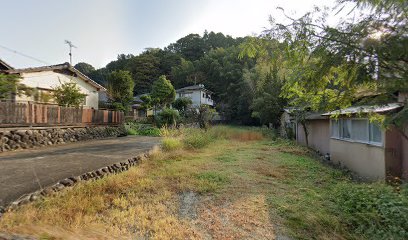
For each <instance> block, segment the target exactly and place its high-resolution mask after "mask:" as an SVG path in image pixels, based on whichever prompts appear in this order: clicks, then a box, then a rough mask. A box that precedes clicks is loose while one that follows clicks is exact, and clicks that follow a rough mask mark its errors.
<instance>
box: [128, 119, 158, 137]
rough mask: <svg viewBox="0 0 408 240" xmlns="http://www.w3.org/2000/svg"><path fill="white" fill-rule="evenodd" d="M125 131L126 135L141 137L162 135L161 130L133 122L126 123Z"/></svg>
mask: <svg viewBox="0 0 408 240" xmlns="http://www.w3.org/2000/svg"><path fill="white" fill-rule="evenodd" d="M125 129H126V132H127V134H128V135H142V136H152V137H159V136H161V135H162V131H161V129H159V128H157V127H154V126H153V125H152V124H141V123H138V122H134V121H127V122H126V123H125Z"/></svg>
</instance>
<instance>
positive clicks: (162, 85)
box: [151, 75, 176, 107]
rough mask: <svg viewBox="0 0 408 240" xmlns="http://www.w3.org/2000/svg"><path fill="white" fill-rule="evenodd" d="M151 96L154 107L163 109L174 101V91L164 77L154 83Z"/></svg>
mask: <svg viewBox="0 0 408 240" xmlns="http://www.w3.org/2000/svg"><path fill="white" fill-rule="evenodd" d="M151 96H152V100H153V102H154V103H155V104H156V105H158V106H160V107H165V106H168V105H170V104H171V103H172V102H173V101H174V98H175V97H176V90H175V89H174V87H173V85H172V84H171V82H170V81H169V80H167V79H166V76H164V75H162V76H160V77H159V79H157V80H156V81H154V83H153V86H152V93H151Z"/></svg>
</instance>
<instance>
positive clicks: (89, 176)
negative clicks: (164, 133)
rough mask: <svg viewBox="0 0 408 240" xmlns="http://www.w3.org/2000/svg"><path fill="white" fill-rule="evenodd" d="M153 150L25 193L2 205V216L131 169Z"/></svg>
mask: <svg viewBox="0 0 408 240" xmlns="http://www.w3.org/2000/svg"><path fill="white" fill-rule="evenodd" d="M152 151H153V150H152ZM152 151H150V152H147V153H144V154H140V155H138V156H136V157H132V158H129V159H127V160H126V161H123V162H118V163H115V164H111V165H109V166H106V167H103V168H99V169H97V170H94V171H90V172H86V173H83V174H81V175H79V176H75V177H69V178H66V179H63V180H61V181H59V182H57V183H56V184H54V185H51V186H48V187H45V188H44V189H40V190H38V191H36V192H33V193H29V194H25V195H23V196H21V197H20V198H19V199H17V200H15V201H14V202H12V203H10V204H9V205H8V206H0V218H1V217H2V215H3V214H4V213H6V212H9V211H13V210H15V209H17V208H18V207H20V206H22V205H25V204H28V203H30V202H34V201H37V200H40V199H43V198H44V197H47V196H50V195H53V194H55V193H57V192H59V191H61V190H63V189H66V188H70V187H73V186H74V185H76V184H77V183H79V182H84V181H91V180H97V179H101V178H103V177H106V176H109V175H112V174H117V173H120V172H123V171H127V170H129V168H131V167H133V166H136V165H138V164H139V163H140V162H141V161H143V160H145V159H148V158H150V156H151V154H152ZM0 239H2V238H1V232H0Z"/></svg>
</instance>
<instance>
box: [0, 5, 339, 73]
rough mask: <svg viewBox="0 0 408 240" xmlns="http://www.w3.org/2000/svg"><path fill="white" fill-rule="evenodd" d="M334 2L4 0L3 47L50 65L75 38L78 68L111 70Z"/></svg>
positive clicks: (18, 59)
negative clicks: (128, 60)
mask: <svg viewBox="0 0 408 240" xmlns="http://www.w3.org/2000/svg"><path fill="white" fill-rule="evenodd" d="M316 4H319V5H323V4H326V5H328V6H334V0H323V1H315V0H300V1H299V0H167V1H165V0H150V1H148V0H144V1H143V0H65V1H63V0H0V22H1V23H2V24H1V25H2V29H1V34H0V46H4V47H8V48H10V49H14V50H17V51H20V52H22V53H25V54H27V55H30V56H33V57H36V58H38V59H41V60H43V61H45V62H47V63H49V64H58V63H63V62H67V61H68V60H69V58H68V47H67V45H65V44H64V40H65V39H68V40H71V41H72V42H73V43H74V44H75V45H76V46H78V49H74V51H73V63H74V64H75V63H77V62H81V61H85V62H88V63H91V64H92V65H94V66H95V67H97V68H99V67H103V66H105V65H106V64H107V63H109V62H110V61H112V60H114V59H116V57H117V55H118V54H120V53H125V54H127V53H132V54H138V53H140V52H142V51H143V50H144V49H145V48H148V47H160V48H162V47H165V46H167V45H168V44H170V43H172V42H175V41H176V40H178V39H179V38H181V37H183V36H186V35H187V34H189V33H199V34H200V35H202V33H203V32H204V30H205V29H207V30H208V31H214V32H223V33H224V34H228V35H232V36H234V37H238V36H240V37H243V36H246V35H251V34H254V33H259V32H261V31H262V30H263V28H264V27H268V25H269V23H268V16H269V15H273V16H275V17H276V18H278V19H279V18H280V17H282V14H280V12H279V11H278V10H276V7H278V6H281V7H284V8H285V9H286V10H287V11H289V12H291V15H296V16H300V15H301V14H303V13H305V12H306V11H308V10H310V9H311V8H312V7H313V6H314V5H316ZM0 58H1V59H3V60H5V61H6V62H8V63H9V64H10V65H12V66H14V67H31V66H41V65H45V64H44V63H41V62H37V61H34V60H31V59H28V58H25V57H22V56H20V55H18V54H15V53H12V52H10V51H7V50H5V49H4V48H2V47H0Z"/></svg>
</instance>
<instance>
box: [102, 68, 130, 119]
mask: <svg viewBox="0 0 408 240" xmlns="http://www.w3.org/2000/svg"><path fill="white" fill-rule="evenodd" d="M133 88H134V82H133V79H132V76H131V74H130V72H128V71H122V70H118V71H113V72H111V73H110V74H109V75H108V93H109V95H110V98H111V101H112V103H113V105H114V106H115V108H116V109H118V110H123V111H127V110H128V109H129V107H130V105H131V104H132V101H133Z"/></svg>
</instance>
